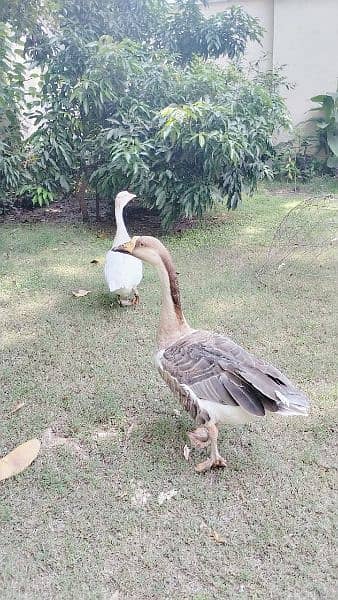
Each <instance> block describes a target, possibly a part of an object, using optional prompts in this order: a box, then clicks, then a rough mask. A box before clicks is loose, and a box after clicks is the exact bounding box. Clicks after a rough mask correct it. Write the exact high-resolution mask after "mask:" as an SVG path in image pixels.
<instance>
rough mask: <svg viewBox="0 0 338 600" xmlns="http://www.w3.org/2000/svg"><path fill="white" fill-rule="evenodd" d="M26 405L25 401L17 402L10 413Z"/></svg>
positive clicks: (12, 413)
mask: <svg viewBox="0 0 338 600" xmlns="http://www.w3.org/2000/svg"><path fill="white" fill-rule="evenodd" d="M25 405H26V402H18V403H17V404H16V405H15V406H14V407H13V408H12V410H11V415H14V414H15V413H17V412H18V410H21V409H22V408H23V407H24V406H25Z"/></svg>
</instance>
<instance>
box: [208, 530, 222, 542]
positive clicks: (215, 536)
mask: <svg viewBox="0 0 338 600" xmlns="http://www.w3.org/2000/svg"><path fill="white" fill-rule="evenodd" d="M210 537H212V538H213V539H214V540H215V542H217V544H225V539H224V538H222V537H221V536H220V534H219V533H218V531H216V530H215V529H214V530H213V531H211V532H210Z"/></svg>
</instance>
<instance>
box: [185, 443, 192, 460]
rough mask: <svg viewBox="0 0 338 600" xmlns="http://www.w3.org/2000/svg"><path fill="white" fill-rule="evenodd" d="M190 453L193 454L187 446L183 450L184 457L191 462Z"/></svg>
mask: <svg viewBox="0 0 338 600" xmlns="http://www.w3.org/2000/svg"><path fill="white" fill-rule="evenodd" d="M190 452H191V448H189V446H187V445H185V446H184V448H183V455H184V458H185V460H189V457H190Z"/></svg>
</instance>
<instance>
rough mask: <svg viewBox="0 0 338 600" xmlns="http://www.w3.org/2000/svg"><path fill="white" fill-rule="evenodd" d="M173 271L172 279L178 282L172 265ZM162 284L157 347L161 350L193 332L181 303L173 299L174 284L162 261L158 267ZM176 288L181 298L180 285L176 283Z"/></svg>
mask: <svg viewBox="0 0 338 600" xmlns="http://www.w3.org/2000/svg"><path fill="white" fill-rule="evenodd" d="M170 266H171V267H172V269H173V271H172V273H171V277H172V278H173V275H174V277H175V280H176V273H175V270H174V266H173V265H172V264H171V265H170ZM156 269H157V272H158V275H159V278H160V283H161V292H162V305H161V314H160V323H159V328H158V332H157V345H158V347H159V348H166V347H168V346H170V345H171V344H173V343H174V342H175V341H176V340H178V339H179V338H180V337H182V336H183V335H186V334H187V333H189V332H191V331H192V329H191V327H190V326H189V325H188V323H187V322H186V320H185V317H184V315H183V312H182V309H181V304H180V301H178V303H177V302H176V304H175V302H174V300H173V297H172V292H173V290H172V285H173V282H170V277H169V273H168V270H167V268H166V266H165V264H164V263H163V262H162V261H161V262H160V263H159V264H158V265H157V266H156ZM176 288H177V293H178V298H179V290H178V284H177V281H176Z"/></svg>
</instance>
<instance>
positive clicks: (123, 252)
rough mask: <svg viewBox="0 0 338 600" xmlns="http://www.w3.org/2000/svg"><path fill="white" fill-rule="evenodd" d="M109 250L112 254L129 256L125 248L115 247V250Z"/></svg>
mask: <svg viewBox="0 0 338 600" xmlns="http://www.w3.org/2000/svg"><path fill="white" fill-rule="evenodd" d="M111 250H112V252H119V253H120V254H130V252H128V250H125V248H121V247H120V246H117V248H112V249H111Z"/></svg>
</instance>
